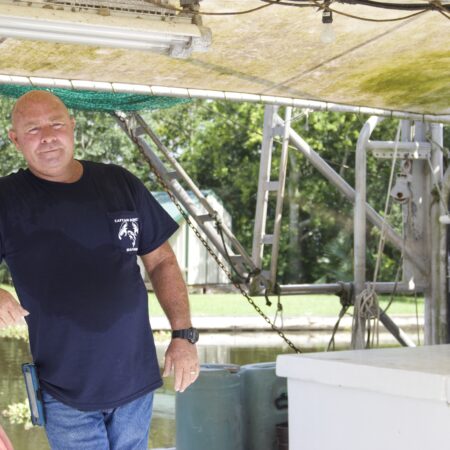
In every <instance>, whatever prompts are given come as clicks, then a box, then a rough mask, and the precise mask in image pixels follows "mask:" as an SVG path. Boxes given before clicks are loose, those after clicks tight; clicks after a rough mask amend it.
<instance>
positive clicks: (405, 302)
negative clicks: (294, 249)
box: [149, 293, 423, 317]
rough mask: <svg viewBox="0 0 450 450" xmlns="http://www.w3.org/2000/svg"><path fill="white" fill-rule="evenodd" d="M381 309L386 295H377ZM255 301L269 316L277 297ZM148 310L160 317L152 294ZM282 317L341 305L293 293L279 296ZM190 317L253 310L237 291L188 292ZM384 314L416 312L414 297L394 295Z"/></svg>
mask: <svg viewBox="0 0 450 450" xmlns="http://www.w3.org/2000/svg"><path fill="white" fill-rule="evenodd" d="M379 299H380V305H381V307H382V308H385V307H386V306H387V304H388V302H389V300H390V296H383V297H379ZM254 301H255V303H256V304H257V305H258V306H259V307H260V308H261V309H262V310H263V311H264V312H265V313H266V314H268V315H269V316H273V314H275V312H276V305H277V298H276V297H271V301H272V306H271V307H267V306H266V305H265V299H264V298H263V297H255V298H254ZM149 302H150V313H151V315H152V316H154V317H155V316H161V315H163V314H164V313H163V311H162V309H161V307H160V306H159V304H158V301H157V300H156V298H155V295H154V294H152V293H151V294H149ZM281 302H282V305H283V312H284V316H285V317H288V316H336V315H337V314H338V313H339V311H340V309H341V304H340V303H339V298H338V297H336V296H335V295H296V296H286V297H282V299H281ZM190 304H191V312H192V315H193V316H231V317H233V316H254V315H255V314H257V313H256V311H255V310H254V308H253V307H252V306H251V305H250V304H249V303H248V301H247V300H246V299H245V298H244V297H243V296H241V295H238V294H192V295H190ZM417 307H418V314H419V315H422V314H423V297H418V298H417ZM388 313H389V314H391V315H411V316H415V315H416V302H415V299H414V297H395V298H394V301H393V303H392V305H391V306H390V308H389V310H388Z"/></svg>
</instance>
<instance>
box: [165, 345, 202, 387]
mask: <svg viewBox="0 0 450 450" xmlns="http://www.w3.org/2000/svg"><path fill="white" fill-rule="evenodd" d="M199 373H200V365H199V362H198V354H197V347H196V345H195V344H191V343H190V342H189V341H187V340H186V339H180V338H175V339H172V341H171V342H170V345H169V347H168V348H167V351H166V358H165V361H164V372H163V377H167V376H169V375H171V374H174V375H175V384H174V388H175V391H177V392H184V390H185V389H186V388H187V387H188V386H190V385H191V384H192V383H193V382H194V381H195V380H196V379H197V378H198V375H199Z"/></svg>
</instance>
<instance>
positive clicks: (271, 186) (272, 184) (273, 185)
mask: <svg viewBox="0 0 450 450" xmlns="http://www.w3.org/2000/svg"><path fill="white" fill-rule="evenodd" d="M279 188H280V182H279V181H268V182H267V183H266V189H267V190H268V191H278V189H279Z"/></svg>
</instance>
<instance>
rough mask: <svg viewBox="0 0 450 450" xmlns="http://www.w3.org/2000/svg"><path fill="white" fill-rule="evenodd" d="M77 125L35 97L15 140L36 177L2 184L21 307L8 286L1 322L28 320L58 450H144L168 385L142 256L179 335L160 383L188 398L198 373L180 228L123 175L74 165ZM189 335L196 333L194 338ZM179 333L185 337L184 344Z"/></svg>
mask: <svg viewBox="0 0 450 450" xmlns="http://www.w3.org/2000/svg"><path fill="white" fill-rule="evenodd" d="M74 127H75V122H74V119H73V118H71V117H70V115H69V113H68V111H67V109H66V107H65V105H64V104H63V103H62V101H61V100H60V99H59V98H57V97H56V96H54V95H52V94H51V93H49V92H46V91H31V92H28V93H27V94H25V95H23V96H22V97H21V98H19V99H18V101H17V103H16V105H15V106H14V109H13V111H12V128H11V130H10V132H9V138H10V139H11V141H12V142H13V143H14V145H15V146H16V147H17V149H18V150H19V151H20V152H21V153H22V154H23V156H24V158H25V160H26V162H27V165H28V169H27V170H20V171H18V172H17V173H15V174H12V175H9V176H7V177H4V178H2V179H0V256H1V258H2V259H3V258H4V259H5V260H6V262H7V264H8V266H9V268H10V271H11V274H12V277H13V281H14V285H15V288H16V291H17V294H18V297H19V300H20V303H21V306H20V305H19V304H18V303H17V302H16V301H15V299H14V298H13V297H12V296H11V295H10V294H9V293H8V292H6V291H4V290H0V325H1V326H8V325H12V324H14V323H16V322H18V321H19V320H20V319H21V318H22V317H25V320H26V321H27V324H28V329H29V335H30V348H31V353H32V355H33V360H34V362H35V364H36V366H37V368H38V371H39V378H40V383H41V387H42V391H43V400H44V409H45V414H46V420H47V423H46V432H47V437H48V439H49V442H50V445H51V447H52V449H65V450H67V449H74V450H75V449H76V450H79V449H83V450H90V449H92V450H94V449H95V450H100V449H119V450H128V449H129V450H131V449H133V450H134V449H136V450H140V449H147V440H148V432H149V427H150V418H151V409H152V400H153V391H154V390H155V389H157V388H158V387H160V386H161V384H162V381H161V378H160V374H159V367H158V364H157V360H156V352H155V346H154V342H153V337H152V334H151V329H150V325H149V320H148V304H147V293H146V290H145V286H144V284H143V281H142V278H141V277H140V272H139V268H138V265H137V255H139V256H140V257H141V259H142V261H143V263H144V266H145V268H146V270H147V272H148V274H149V276H150V279H151V281H152V285H153V288H154V290H155V293H156V296H157V298H158V300H159V302H160V304H161V306H162V308H163V309H164V312H165V313H166V315H167V317H168V319H169V322H170V324H171V327H172V329H173V330H182V331H179V332H178V333H174V335H175V336H174V337H173V339H172V341H171V343H170V345H169V347H168V349H167V351H166V355H165V362H164V373H163V376H167V375H169V374H170V373H171V372H174V376H175V390H177V391H181V392H182V391H184V390H185V389H186V388H187V387H188V386H189V385H190V384H191V383H193V382H194V381H195V379H196V378H197V376H198V372H199V365H198V356H197V350H196V347H195V345H194V343H193V342H191V341H194V340H195V339H192V338H191V339H190V340H188V339H186V337H188V336H190V335H191V334H192V333H195V331H196V330H194V329H191V327H192V324H191V320H190V313H189V304H188V297H187V290H186V287H185V284H184V282H183V279H182V275H181V272H180V270H179V267H178V265H177V262H176V259H175V256H174V254H173V252H172V250H171V248H170V246H169V244H168V243H167V239H168V238H169V236H170V235H171V234H172V233H173V232H174V231H175V230H176V228H177V225H176V224H175V222H174V221H172V219H171V218H170V217H169V216H168V215H167V214H166V213H165V211H164V210H163V209H162V208H161V207H160V205H159V204H158V203H157V202H156V201H155V200H154V198H153V197H152V196H151V195H150V194H149V192H148V191H147V190H146V189H145V187H144V186H143V184H142V183H141V182H140V181H139V180H138V179H137V178H136V177H134V176H133V175H132V174H130V173H129V172H127V171H126V170H124V169H122V168H120V167H118V166H114V165H106V164H99V163H93V162H88V161H78V160H76V159H74ZM187 330H189V332H188V331H187ZM176 336H178V337H176Z"/></svg>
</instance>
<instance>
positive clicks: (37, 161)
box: [9, 92, 75, 177]
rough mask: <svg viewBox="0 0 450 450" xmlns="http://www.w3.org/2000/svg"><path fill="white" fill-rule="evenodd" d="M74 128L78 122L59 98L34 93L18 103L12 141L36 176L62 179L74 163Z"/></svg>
mask: <svg viewBox="0 0 450 450" xmlns="http://www.w3.org/2000/svg"><path fill="white" fill-rule="evenodd" d="M74 127H75V122H74V120H73V119H72V118H71V117H70V116H69V113H68V111H67V109H66V108H65V106H64V105H63V104H62V103H61V102H60V101H59V100H58V99H57V98H55V97H54V96H52V95H51V94H49V93H47V92H32V93H30V94H29V95H27V96H24V97H22V98H21V99H19V100H18V102H17V104H16V107H15V110H14V113H13V128H12V129H11V130H10V132H9V138H10V139H11V141H12V142H13V143H14V144H15V146H16V147H17V149H18V150H19V151H20V152H21V153H22V154H23V156H24V158H25V160H26V161H27V163H28V166H29V168H30V169H31V171H32V172H33V173H35V174H36V175H38V176H39V175H41V176H43V177H53V176H59V175H60V174H62V173H64V172H65V171H67V170H69V168H70V166H71V163H72V162H73V151H74V133H73V132H74Z"/></svg>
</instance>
